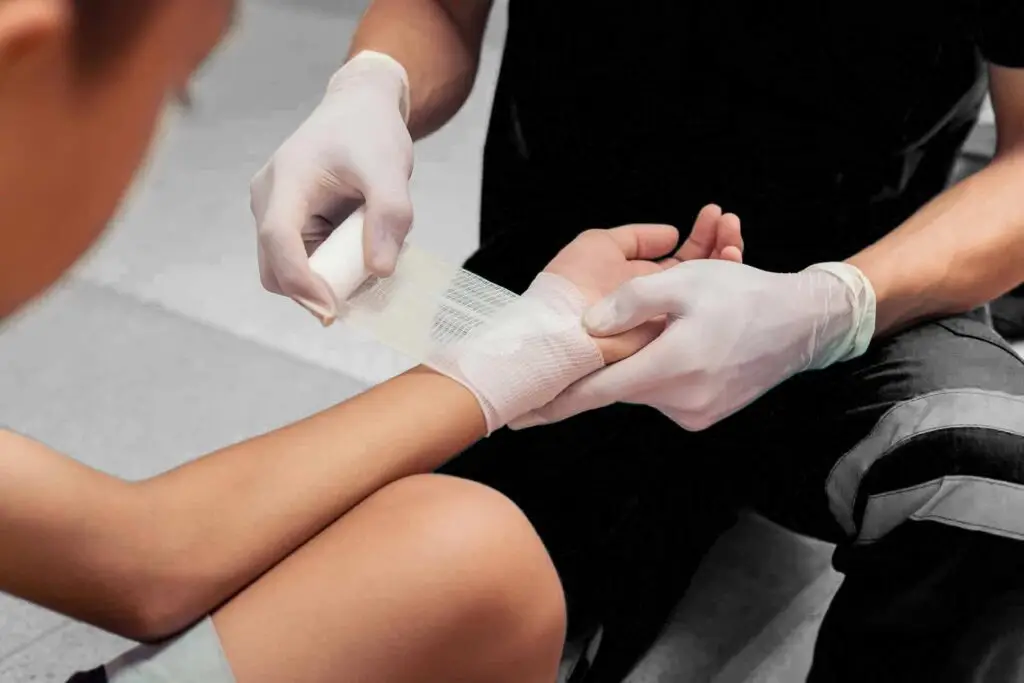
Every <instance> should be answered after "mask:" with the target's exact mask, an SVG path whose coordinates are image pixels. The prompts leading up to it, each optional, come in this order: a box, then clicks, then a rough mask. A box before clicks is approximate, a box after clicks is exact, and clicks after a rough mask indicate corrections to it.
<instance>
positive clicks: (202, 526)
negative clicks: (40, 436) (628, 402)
mask: <svg viewBox="0 0 1024 683" xmlns="http://www.w3.org/2000/svg"><path fill="white" fill-rule="evenodd" d="M154 2H155V5H154V9H153V12H152V13H151V14H150V15H149V16H148V18H147V20H146V22H145V23H144V24H143V25H142V26H141V27H140V28H139V29H138V30H139V34H138V36H136V39H135V40H132V41H131V42H130V43H129V44H128V45H127V46H126V47H125V49H124V51H123V53H121V54H120V55H119V58H118V59H116V60H114V61H113V62H111V64H110V65H109V66H105V67H104V68H103V69H102V70H100V71H99V72H97V73H91V74H89V76H88V78H86V77H85V76H83V74H82V72H81V69H79V68H78V67H79V66H80V65H78V64H76V62H75V55H74V52H73V50H72V47H73V44H74V43H73V41H74V38H75V37H74V34H73V31H74V25H75V24H74V16H73V14H72V8H73V4H72V2H71V0H0V160H3V161H0V181H2V183H3V185H0V186H2V187H4V190H5V191H4V192H3V193H0V216H2V217H3V220H2V221H0V315H3V316H6V315H9V314H10V313H12V312H14V311H16V310H17V309H18V308H19V307H20V306H22V305H23V304H24V303H26V302H27V301H29V300H31V299H32V298H33V297H34V296H36V295H38V294H39V293H41V292H42V291H44V290H45V289H46V288H47V287H49V286H50V285H52V284H53V282H54V281H56V280H57V279H58V278H59V277H60V276H61V275H62V274H63V272H64V271H65V270H66V269H67V268H68V267H69V266H70V265H71V264H73V263H74V262H75V260H76V259H77V258H78V257H80V256H81V254H82V253H83V252H84V251H85V250H86V249H87V248H88V247H89V246H90V245H91V244H92V243H93V242H94V241H95V240H96V239H97V237H98V236H99V235H100V233H101V232H102V229H103V226H104V225H105V224H106V222H107V220H108V219H109V218H110V216H111V214H112V213H113V212H114V210H115V209H116V207H117V204H118V202H119V200H120V198H121V196H122V194H123V193H124V191H125V188H126V186H127V185H128V183H129V182H130V180H131V177H132V175H133V173H134V171H135V169H136V167H137V166H138V165H139V163H140V162H141V160H142V159H143V157H144V155H145V152H146V149H147V147H148V144H149V139H150V137H151V136H152V134H153V131H154V129H155V127H156V124H157V121H158V119H159V117H160V114H161V111H162V108H163V105H164V102H165V100H166V98H167V94H168V93H169V92H175V91H178V90H179V89H181V88H182V87H183V86H184V85H185V84H186V83H187V80H188V78H189V77H190V75H191V73H192V71H193V70H194V69H195V68H196V66H197V65H198V64H199V63H200V62H201V61H202V60H203V59H205V58H206V56H207V54H208V53H209V52H210V51H211V50H212V49H213V47H214V46H215V45H216V43H217V42H218V41H219V39H220V37H221V36H222V35H223V34H224V32H225V31H226V30H227V27H228V24H229V21H230V17H231V14H232V9H233V8H232V5H231V3H230V2H228V1H227V0H154ZM53 159H60V160H61V162H62V163H53ZM9 160H17V162H16V163H13V162H12V161H9ZM55 198H56V199H59V201H56V200H55ZM739 230H740V226H739V221H738V219H736V217H735V216H732V215H728V214H727V215H723V214H722V212H721V210H720V209H718V208H717V207H708V208H707V209H706V210H705V211H704V212H702V213H701V216H700V217H699V219H698V220H697V222H696V224H695V226H694V229H693V232H692V235H691V238H690V239H689V240H688V241H687V243H686V245H685V246H684V247H683V252H685V253H682V252H681V254H680V256H681V257H684V258H707V257H712V256H715V257H719V258H730V259H734V260H738V259H739V258H740V247H741V246H742V243H741V241H740V237H739V234H740V233H739ZM677 239H678V233H677V231H676V229H675V228H672V227H669V226H625V227H622V228H617V229H614V230H610V231H593V232H588V233H586V234H584V235H582V236H581V237H580V238H579V239H578V240H576V241H575V242H573V244H571V245H569V246H568V247H566V249H565V250H563V251H562V252H561V253H560V254H559V255H558V257H557V258H556V259H555V260H554V261H553V262H552V263H551V265H550V267H549V270H550V271H551V272H555V273H557V274H559V275H561V276H563V277H566V278H568V279H569V280H571V281H572V282H574V283H576V285H577V286H578V287H579V288H580V291H581V292H583V293H584V294H585V296H586V297H587V298H588V299H590V300H592V301H596V300H598V299H599V298H601V297H603V296H605V295H607V294H608V293H610V292H611V291H612V290H613V289H614V288H615V287H617V286H618V285H619V284H621V283H622V282H624V281H625V280H627V279H629V278H631V277H636V276H637V275H641V274H646V273H649V272H651V271H652V270H653V269H657V268H659V267H661V266H660V265H659V264H656V263H653V262H651V261H650V260H649V259H652V258H656V257H658V256H660V255H661V254H664V253H666V252H667V251H668V250H670V249H671V248H672V246H673V245H675V244H676V242H677ZM658 330H659V326H658V323H657V321H655V322H654V323H652V324H651V325H649V326H647V327H644V328H639V329H637V330H633V331H631V332H630V333H628V334H626V335H622V336H620V337H616V338H609V339H603V340H599V341H597V342H596V343H597V344H598V346H599V348H600V349H601V351H602V353H603V355H604V357H605V359H606V361H607V362H615V361H616V360H619V359H621V358H624V357H626V356H628V355H629V354H631V353H633V352H635V351H636V350H638V349H639V348H640V347H642V346H643V345H644V344H646V343H647V342H648V341H650V339H652V338H653V336H655V335H656V334H657V333H658ZM485 431H486V426H485V421H484V416H483V413H482V411H481V409H480V406H479V404H478V403H477V401H476V399H475V398H474V396H473V395H472V394H471V393H470V392H469V391H468V390H467V389H465V388H464V387H463V386H462V385H461V384H459V383H457V382H455V381H453V380H451V379H449V378H447V377H445V376H443V375H440V374H438V373H435V372H433V371H431V370H428V369H426V368H417V369H415V370H412V371H410V372H408V373H405V374H403V375H401V376H399V377H397V378H395V379H393V380H391V381H388V382H385V383H383V384H382V385H380V386H378V387H375V388H374V389H371V390H370V391H367V392H366V393H364V394H362V395H360V396H358V397H356V398H354V399H352V400H350V401H346V402H344V403H342V404H340V405H337V406H334V407H332V408H329V409H327V410H325V411H323V412H321V413H318V414H316V415H313V416H311V417H309V418H307V419H305V420H303V421H301V422H298V423H296V424H293V425H290V426H288V427H285V428H283V429H280V430H276V431H273V432H270V433H268V434H265V435H262V436H258V437H256V438H253V439H249V440H247V441H244V442H242V443H239V444H235V445H232V446H228V447H226V448H224V449H221V450H219V451H217V452H215V453H212V454H210V455H207V456H205V457H203V458H200V459H198V460H196V461H194V462H190V463H188V464H186V465H184V466H182V467H179V468H177V469H175V470H172V471H170V472H168V473H165V474H162V475H160V476H157V477H154V478H152V479H149V480H145V481H141V482H126V481H123V480H120V479H118V478H116V477H112V476H109V475H107V474H104V473H101V472H98V471H95V470H93V469H90V468H88V467H86V466H84V465H82V464H80V463H78V462H76V461H75V460H73V459H71V458H69V457H67V456H65V455H62V454H60V453H57V452H55V451H54V450H52V449H50V448H48V447H46V446H45V445H43V444H40V443H37V442H34V441H32V440H30V439H27V438H25V437H23V436H20V435H18V434H15V433H13V432H10V431H3V430H0V547H2V548H3V549H4V552H3V553H2V558H0V590H2V591H4V592H7V593H11V594H13V595H15V596H18V597H21V598H24V599H27V600H30V601H33V602H35V603H37V604H39V605H42V606H44V607H47V608H50V609H53V610H55V611H58V612H61V613H63V614H66V615H68V616H71V617H74V618H76V619H80V620H82V621H85V622H88V623H90V624H94V625H96V626H99V627H101V628H105V629H108V630H110V631H112V632H115V633H118V634H121V635H125V636H127V637H130V638H134V639H138V640H158V639H161V638H164V637H167V636H169V635H172V634H174V633H176V632H178V631H180V630H182V629H184V628H186V627H188V626H189V625H191V624H192V623H194V622H195V621H196V620H198V619H200V618H202V617H203V616H205V615H207V614H210V613H212V614H213V616H214V623H215V626H216V628H217V631H218V633H219V635H220V638H221V640H222V644H223V648H224V650H225V652H226V654H227V656H228V658H229V661H230V664H231V666H232V669H233V670H234V673H235V675H236V678H237V680H238V681H239V682H240V683H255V682H261V681H268V682H269V681H282V680H294V681H313V682H315V681H333V680H337V677H338V675H339V672H344V674H345V677H346V680H353V681H364V680H365V681H375V682H377V681H385V682H399V681H430V680H437V681H445V682H447V681H488V682H498V683H501V681H509V682H513V681H514V682H515V683H540V682H542V681H547V682H550V681H552V680H554V675H555V671H556V669H557V666H558V661H559V657H560V654H561V647H562V640H563V631H564V619H565V615H564V611H565V607H564V602H563V596H562V590H561V585H560V584H559V581H558V576H557V574H556V572H555V570H554V568H553V566H552V565H551V561H550V559H549V558H548V555H547V553H546V551H545V549H544V547H543V544H542V543H541V542H540V539H539V538H537V536H536V534H535V532H534V530H533V529H532V528H531V526H530V525H529V523H528V522H527V521H526V519H525V518H524V517H523V515H522V514H521V513H520V511H519V510H518V509H516V507H515V506H514V505H513V504H512V503H511V502H509V501H508V500H506V499H505V498H503V497H502V496H501V495H500V494H498V493H496V492H494V491H492V490H489V489H486V488H484V487H482V486H480V485H478V484H475V483H471V482H466V481H461V480H454V479H451V478H446V477H441V476H435V475H432V474H429V473H430V472H432V471H433V470H435V469H436V468H437V467H438V466H439V465H441V464H442V463H443V462H445V461H446V460H447V459H449V458H451V457H452V456H453V455H455V454H457V453H458V452H460V451H461V450H463V449H464V448H465V447H466V446H468V445H470V444H471V443H473V442H474V441H475V440H477V439H479V438H481V437H482V436H483V435H484V433H485ZM285 606H286V608H284V607H285ZM410 615H413V616H414V618H410Z"/></svg>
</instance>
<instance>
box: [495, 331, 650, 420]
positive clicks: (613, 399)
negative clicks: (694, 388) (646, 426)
mask: <svg viewBox="0 0 1024 683" xmlns="http://www.w3.org/2000/svg"><path fill="white" fill-rule="evenodd" d="M657 343H658V342H657V340H656V341H655V342H653V344H652V345H651V346H653V345H654V344H657ZM651 346H649V347H648V348H647V349H645V352H643V353H638V354H637V355H635V356H633V357H631V358H627V359H626V360H624V361H621V362H619V363H616V364H615V365H610V366H608V367H606V368H604V369H603V370H598V371H597V372H595V373H593V374H591V375H588V376H586V377H584V378H583V379H581V380H580V381H578V382H576V383H575V384H573V385H571V386H570V387H569V388H568V389H566V390H565V391H563V392H562V393H561V394H559V395H558V396H557V397H555V399H554V400H552V401H551V402H550V403H548V404H547V405H545V406H542V407H540V408H538V409H536V410H534V411H533V412H532V413H530V414H529V415H528V416H524V417H523V418H520V419H519V420H516V421H515V422H514V423H513V425H512V428H513V429H525V428H526V427H532V426H537V425H542V424H551V423H553V422H561V421H562V420H566V419H568V418H570V417H573V416H575V415H579V414H580V413H584V412H587V411H588V410H596V409H597V408H604V407H605V406H608V405H611V404H612V403H618V402H620V401H628V400H630V398H631V397H633V396H635V395H637V393H639V392H640V391H643V390H644V389H645V388H647V387H649V386H651V385H652V382H654V381H656V378H657V377H658V376H659V373H658V368H657V361H656V360H655V359H656V358H657V354H655V353H651V351H653V349H652V348H651ZM652 377H653V378H654V379H652Z"/></svg>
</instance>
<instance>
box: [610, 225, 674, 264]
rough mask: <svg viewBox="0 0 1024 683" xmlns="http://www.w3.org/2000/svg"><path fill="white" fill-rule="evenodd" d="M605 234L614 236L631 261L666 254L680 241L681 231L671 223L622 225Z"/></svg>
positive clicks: (613, 238) (616, 242) (614, 239)
mask: <svg viewBox="0 0 1024 683" xmlns="http://www.w3.org/2000/svg"><path fill="white" fill-rule="evenodd" d="M605 234H607V235H608V236H609V237H611V238H612V240H613V241H614V242H615V244H616V245H618V247H619V249H621V250H622V255H623V256H625V257H626V259H627V260H629V261H634V260H637V259H645V260H647V259H655V258H658V257H659V256H664V255H665V254H667V253H668V252H670V251H672V247H674V246H675V245H676V243H678V242H679V231H678V230H676V228H675V227H673V226H671V225H660V224H647V223H638V224H636V225H622V226H619V227H617V228H612V229H610V230H606V231H605Z"/></svg>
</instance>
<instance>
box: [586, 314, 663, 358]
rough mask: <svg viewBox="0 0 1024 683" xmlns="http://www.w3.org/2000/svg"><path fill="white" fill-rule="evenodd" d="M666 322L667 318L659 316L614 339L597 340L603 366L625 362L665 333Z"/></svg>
mask: <svg viewBox="0 0 1024 683" xmlns="http://www.w3.org/2000/svg"><path fill="white" fill-rule="evenodd" d="M666 322H667V318H665V316H661V317H660V318H655V319H654V320H648V321H647V322H645V323H643V324H642V325H640V326H639V327H634V328H633V329H632V330H628V331H626V332H623V333H622V334H617V335H615V336H614V337H600V338H599V339H597V340H596V341H597V346H598V348H600V349H601V355H602V356H603V357H604V362H605V364H606V365H611V364H612V363H618V362H619V361H622V360H625V359H626V358H629V357H630V356H632V355H633V354H634V353H636V352H637V351H639V350H640V349H642V348H644V347H645V346H647V345H648V344H650V343H651V342H652V341H654V340H655V339H657V338H658V337H659V336H660V335H661V333H662V332H664V331H665V324H666Z"/></svg>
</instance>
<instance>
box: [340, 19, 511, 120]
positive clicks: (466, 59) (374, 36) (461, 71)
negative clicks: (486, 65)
mask: <svg viewBox="0 0 1024 683" xmlns="http://www.w3.org/2000/svg"><path fill="white" fill-rule="evenodd" d="M490 7H491V0H374V2H372V3H371V5H370V7H369V9H368V10H367V11H366V14H364V15H363V19H362V21H361V22H360V24H359V28H358V30H357V31H356V35H355V37H354V38H353V40H352V46H351V48H350V51H349V57H352V56H354V55H356V54H358V53H359V52H361V51H363V50H374V51H376V52H383V53H384V54H387V55H390V56H391V57H394V58H395V59H396V60H398V61H399V62H400V63H401V64H402V66H404V67H405V70H406V72H407V73H408V75H409V87H410V98H411V101H410V110H409V130H410V132H411V133H412V135H413V138H420V137H423V136H426V135H429V134H430V133H432V132H433V131H435V130H437V129H438V128H440V127H441V126H442V125H444V123H445V122H447V121H448V119H450V118H451V117H452V116H453V115H454V114H455V113H456V112H457V111H458V110H459V107H461V106H462V104H463V103H464V102H465V101H466V98H467V97H468V96H469V93H470V91H471V90H472V88H473V81H474V80H475V78H476V71H477V66H478V64H479V60H480V46H481V44H482V42H483V33H484V28H485V27H486V23H487V15H488V13H489V11H490Z"/></svg>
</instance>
